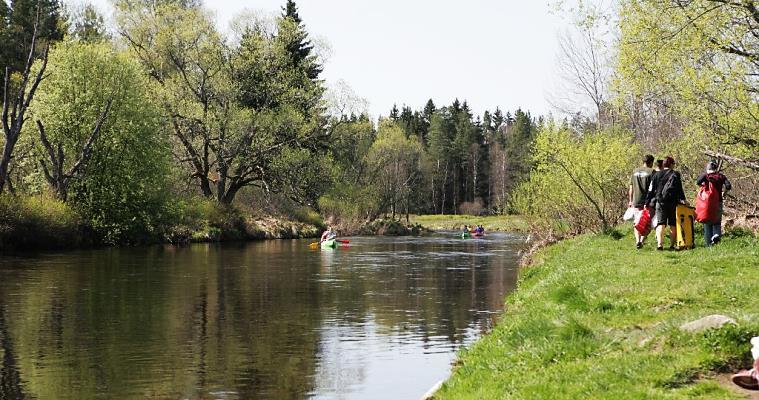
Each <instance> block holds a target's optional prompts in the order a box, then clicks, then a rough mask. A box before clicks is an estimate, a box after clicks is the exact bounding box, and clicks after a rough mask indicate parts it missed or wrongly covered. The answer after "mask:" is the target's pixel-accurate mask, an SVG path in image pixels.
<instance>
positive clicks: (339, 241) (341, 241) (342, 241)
mask: <svg viewBox="0 0 759 400" xmlns="http://www.w3.org/2000/svg"><path fill="white" fill-rule="evenodd" d="M336 242H337V243H342V244H348V243H350V242H351V241H350V240H336Z"/></svg>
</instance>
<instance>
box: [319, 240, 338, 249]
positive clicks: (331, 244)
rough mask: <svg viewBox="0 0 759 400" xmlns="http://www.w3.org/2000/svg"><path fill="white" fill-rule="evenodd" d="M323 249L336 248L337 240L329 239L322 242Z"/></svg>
mask: <svg viewBox="0 0 759 400" xmlns="http://www.w3.org/2000/svg"><path fill="white" fill-rule="evenodd" d="M321 246H322V249H335V248H337V240H335V239H328V240H325V241H323V242H322V244H321Z"/></svg>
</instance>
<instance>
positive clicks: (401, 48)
mask: <svg viewBox="0 0 759 400" xmlns="http://www.w3.org/2000/svg"><path fill="white" fill-rule="evenodd" d="M91 1H92V3H94V4H95V5H96V6H98V8H100V9H101V10H103V12H105V13H106V14H110V12H111V7H110V3H109V0H91ZM549 1H550V0H466V1H462V0H382V1H378V0H300V1H298V2H297V3H298V7H299V10H300V11H299V13H300V16H301V18H302V19H303V21H304V23H305V24H306V29H307V30H308V32H309V34H310V35H312V36H313V37H314V38H315V39H317V40H316V41H317V42H320V41H326V42H327V43H328V44H329V48H330V51H329V54H330V56H329V58H328V60H327V63H326V65H325V68H324V72H323V74H322V78H324V79H325V80H326V81H327V83H328V85H332V86H334V85H336V84H337V82H339V81H344V82H345V83H347V85H348V86H349V87H350V88H352V90H353V91H354V92H355V93H356V94H357V95H358V96H360V97H362V98H364V99H365V100H367V101H368V109H369V112H370V114H371V115H372V116H374V117H378V116H380V115H387V114H388V113H389V110H390V109H391V108H392V106H393V104H397V105H398V107H399V108H400V107H401V106H403V105H408V106H410V107H411V108H412V109H421V108H422V107H424V104H425V103H426V102H427V100H428V99H430V98H431V99H432V100H433V101H434V102H435V104H436V105H438V106H442V105H447V104H450V103H452V102H453V100H454V99H455V98H459V99H460V100H462V101H463V100H467V101H468V102H469V104H470V106H471V108H472V110H473V111H474V112H476V113H477V114H480V113H482V112H483V111H485V110H494V109H495V108H496V107H500V108H501V109H502V110H515V109H516V108H518V107H521V108H522V109H523V110H529V111H531V112H532V114H533V115H541V114H547V113H548V112H551V111H552V109H551V107H550V105H549V98H550V93H551V91H552V90H553V88H555V87H556V86H557V85H556V82H555V78H554V77H555V76H556V67H555V64H556V58H557V53H558V45H557V42H558V39H557V37H558V34H559V33H560V32H562V31H563V30H565V29H566V28H567V26H568V21H567V20H564V19H563V18H561V17H560V16H559V15H557V13H555V12H552V7H551V6H550V4H549ZM284 3H285V0H249V1H243V0H216V1H212V0H206V1H205V5H206V7H207V8H209V9H211V10H212V11H213V12H214V13H215V14H216V18H217V23H218V25H219V27H220V29H222V30H227V29H228V26H229V22H230V20H231V19H232V18H233V17H234V16H236V15H238V14H239V13H240V12H242V11H244V10H254V11H259V12H263V13H278V12H279V11H280V8H281V6H282V5H283V4H284Z"/></svg>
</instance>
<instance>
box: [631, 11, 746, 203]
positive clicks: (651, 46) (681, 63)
mask: <svg viewBox="0 0 759 400" xmlns="http://www.w3.org/2000/svg"><path fill="white" fill-rule="evenodd" d="M755 3H756V2H753V1H722V0H688V1H677V0H667V1H653V0H624V1H622V2H621V7H620V35H621V37H620V46H619V48H620V50H619V51H620V54H619V63H618V68H617V72H618V74H619V92H620V94H621V96H620V97H621V98H620V102H622V103H623V104H629V105H631V106H629V107H627V108H628V109H630V110H631V111H632V112H631V114H632V117H631V118H630V119H631V120H633V121H635V122H636V125H637V126H639V125H642V126H643V127H644V128H648V125H643V124H641V123H639V122H638V121H646V120H655V121H659V120H664V121H663V122H664V123H662V124H659V125H661V126H662V128H664V129H659V130H658V132H657V131H655V132H653V135H657V136H659V135H661V132H664V134H665V135H666V136H664V137H663V139H664V140H660V141H659V142H661V144H662V147H663V148H664V149H665V150H666V151H667V152H668V153H672V154H675V156H676V157H677V158H678V161H681V163H680V164H681V165H682V166H684V167H685V168H683V172H684V175H685V176H686V177H687V176H689V175H691V174H693V172H691V171H694V170H695V171H697V170H700V169H701V165H703V162H704V161H706V158H705V157H704V150H707V152H708V153H711V154H722V155H725V156H727V157H729V158H733V159H743V160H747V161H757V159H756V154H757V153H759V101H757V100H758V97H757V93H759V84H758V83H757V80H756V77H757V75H759V62H757V60H758V59H759V44H758V41H757V39H756V38H757V37H759V13H758V12H757V6H756V4H755ZM637 126H636V128H637ZM653 128H656V127H653ZM647 130H648V131H652V130H653V129H650V128H649V129H647ZM672 138H677V139H678V140H672ZM654 142H655V141H654ZM724 159H725V160H727V159H728V158H724ZM734 168H735V170H734V174H733V175H734V177H735V179H740V182H733V183H734V186H735V187H736V189H737V190H736V191H735V192H734V195H735V197H736V198H737V199H740V200H736V201H733V202H732V204H731V207H732V206H735V207H736V208H735V209H734V210H732V211H734V213H735V215H737V216H741V215H745V214H748V213H753V212H754V211H753V210H754V207H753V204H755V203H756V202H757V201H759V197H758V196H757V192H756V189H755V188H756V187H757V185H758V184H759V177H758V176H757V174H756V172H755V171H749V170H745V169H743V168H745V166H741V164H735V167H734ZM691 177H694V176H691ZM743 202H745V203H746V204H744V203H743Z"/></svg>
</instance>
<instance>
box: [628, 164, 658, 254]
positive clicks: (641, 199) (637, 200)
mask: <svg viewBox="0 0 759 400" xmlns="http://www.w3.org/2000/svg"><path fill="white" fill-rule="evenodd" d="M653 166H654V156H652V155H650V154H648V155H646V156H645V157H643V166H641V167H639V168H635V170H634V171H633V173H632V176H631V177H630V188H629V190H628V191H627V207H628V208H631V207H635V208H637V209H638V211H639V212H640V211H641V210H643V207H645V206H646V194H647V193H648V188H649V186H651V177H652V175H653V173H654V170H653V168H652V167H653ZM633 225H635V223H633ZM633 232H634V233H635V247H636V248H638V249H640V248H642V247H643V241H645V240H646V237H647V236H648V235H647V234H646V235H642V234H640V232H638V230H637V229H633Z"/></svg>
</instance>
